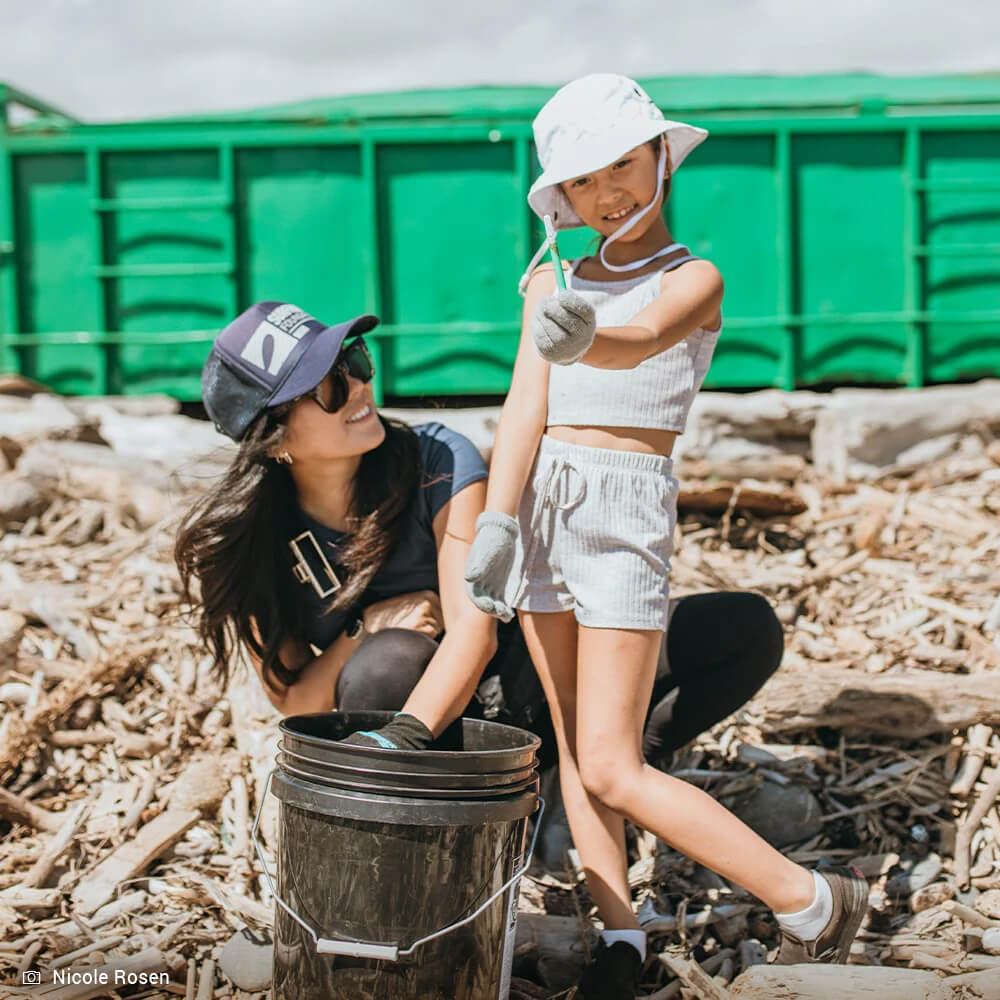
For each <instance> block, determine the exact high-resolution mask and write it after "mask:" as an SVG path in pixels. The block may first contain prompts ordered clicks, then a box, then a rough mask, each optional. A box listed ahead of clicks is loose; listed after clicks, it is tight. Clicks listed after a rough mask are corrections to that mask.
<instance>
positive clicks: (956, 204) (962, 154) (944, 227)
mask: <svg viewBox="0 0 1000 1000" xmlns="http://www.w3.org/2000/svg"><path fill="white" fill-rule="evenodd" d="M923 145H924V161H925V162H924V168H923V169H924V174H925V176H926V177H927V179H928V180H929V181H930V182H932V183H935V182H947V181H952V182H954V181H963V182H970V181H971V182H976V181H978V182H980V183H981V184H982V185H983V186H984V187H986V188H987V189H986V190H978V191H977V190H974V189H973V185H972V184H969V185H968V187H969V188H970V190H961V189H959V190H948V191H942V190H934V189H933V188H932V189H931V190H929V191H927V193H926V195H925V207H924V240H925V242H926V244H927V246H928V247H929V251H928V254H929V255H928V257H927V258H926V260H925V264H924V275H925V289H926V308H927V309H928V310H929V311H930V312H932V313H938V314H943V315H948V314H954V313H956V312H962V311H965V310H968V311H970V312H984V311H987V310H992V311H994V312H995V313H996V316H997V319H996V320H995V321H994V322H991V323H985V324H971V323H964V324H961V323H959V324H956V323H949V322H947V321H945V320H942V321H940V322H932V323H930V324H929V325H928V338H927V340H928V351H927V363H928V377H929V378H930V379H931V380H934V381H949V380H952V379H962V378H972V377H977V376H983V375H997V374H1000V252H997V251H996V249H994V250H993V252H986V251H980V252H977V251H976V250H975V249H972V250H970V252H968V253H963V254H962V255H961V256H950V255H949V256H945V255H944V254H945V253H946V252H947V248H948V247H949V245H951V246H954V245H955V244H964V245H966V246H971V247H973V248H974V247H976V246H980V245H983V244H986V245H987V246H989V245H992V246H993V247H994V248H997V247H1000V132H965V133H962V132H960V133H952V134H950V135H942V134H940V133H930V134H927V135H925V136H924V144H923ZM984 182H992V184H993V185H995V186H994V187H993V190H989V189H988V183H984ZM935 251H937V252H935Z"/></svg>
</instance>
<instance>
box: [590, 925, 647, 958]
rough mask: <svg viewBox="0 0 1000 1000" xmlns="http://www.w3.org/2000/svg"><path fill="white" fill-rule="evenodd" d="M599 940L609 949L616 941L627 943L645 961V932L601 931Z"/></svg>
mask: <svg viewBox="0 0 1000 1000" xmlns="http://www.w3.org/2000/svg"><path fill="white" fill-rule="evenodd" d="M601 940H602V941H603V942H604V943H605V944H606V945H607V946H608V947H609V948H610V947H611V945H613V944H614V943H615V942H616V941H627V942H628V943H629V944H630V945H632V947H633V948H635V950H636V951H637V952H639V954H640V955H641V956H642V960H643V961H644V962H645V961H646V932H645V931H601Z"/></svg>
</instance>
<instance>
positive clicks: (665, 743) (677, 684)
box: [336, 592, 784, 767]
mask: <svg viewBox="0 0 1000 1000" xmlns="http://www.w3.org/2000/svg"><path fill="white" fill-rule="evenodd" d="M498 634H499V648H498V651H497V654H496V656H494V657H493V659H492V660H491V661H490V663H489V665H488V666H487V668H486V670H485V672H484V677H485V678H487V683H486V684H484V685H481V687H480V691H481V692H483V691H484V690H486V689H488V681H489V678H491V677H497V678H499V681H500V685H499V687H500V689H502V694H503V703H504V704H503V705H502V706H500V707H499V709H498V707H497V706H494V709H493V711H489V710H488V711H486V713H485V714H487V715H489V716H491V717H496V718H497V720H498V721H501V722H511V723H512V724H514V725H520V726H523V727H524V728H525V729H530V730H531V731H532V732H534V733H536V734H537V735H539V736H540V737H541V738H542V748H541V750H540V752H539V762H540V764H541V766H542V767H546V766H548V765H549V764H551V763H555V760H556V747H555V734H554V732H553V730H552V721H551V719H550V718H549V712H548V706H547V704H546V703H545V696H544V694H543V693H542V689H541V685H540V684H539V682H538V678H537V675H536V674H535V671H534V668H533V667H532V665H531V659H530V657H529V656H528V651H527V647H526V646H525V644H524V636H523V635H522V634H521V630H520V628H519V627H518V626H517V624H516V621H515V622H512V623H510V625H501V626H500V627H499V630H498ZM437 645H438V644H437V643H436V642H435V641H434V640H433V639H431V638H429V637H428V636H426V635H424V634H423V633H422V632H414V631H411V630H409V629H385V630H384V631H382V632H377V633H375V634H374V635H371V636H368V637H367V638H366V639H365V640H364V642H363V643H362V644H361V646H360V647H359V648H358V650H357V651H356V652H355V653H354V655H353V656H352V657H351V658H350V659H349V660H348V661H347V663H346V664H345V665H344V669H343V670H342V671H341V674H340V678H339V679H338V681H337V692H336V697H337V708H338V709H340V710H341V711H345V712H346V711H351V710H355V711H357V710H364V709H367V710H377V709H381V710H387V711H398V710H399V709H400V708H402V707H403V705H404V703H405V702H406V699H407V698H408V697H409V695H410V692H411V691H412V690H413V688H414V687H415V686H416V684H417V681H419V680H420V677H421V675H422V674H423V672H424V669H425V667H426V666H427V664H428V662H430V659H431V657H432V656H433V655H434V652H435V651H436V650H437ZM783 651H784V635H783V633H782V630H781V625H780V623H779V622H778V619H777V618H776V617H775V614H774V611H773V610H772V609H771V605H770V604H768V602H767V601H766V600H765V599H764V598H763V597H761V596H760V595H759V594H748V593H741V592H723V593H709V594H694V595H692V596H691V597H684V598H682V599H681V600H680V601H678V603H677V606H676V608H675V610H674V614H673V616H672V618H671V619H670V625H669V628H668V629H667V634H666V641H665V643H664V648H663V650H661V654H660V661H659V664H658V665H657V670H656V679H655V681H654V683H653V695H652V698H651V699H650V709H649V714H648V716H647V718H646V725H645V729H644V731H643V741H642V745H643V752H644V754H645V756H646V759H647V760H648V761H649V762H650V763H652V764H660V765H662V764H665V763H667V762H669V759H670V757H671V756H672V754H673V752H674V751H675V750H677V749H679V748H680V747H682V746H684V744H686V743H688V742H690V741H691V740H692V739H694V737H695V736H697V735H698V734H699V733H702V732H704V731H705V730H706V729H709V728H711V727H712V726H714V725H715V724H716V723H717V722H720V721H721V720H722V719H724V718H725V717H726V716H727V715H729V714H731V713H732V712H735V711H736V709H738V708H739V707H740V706H741V705H743V704H745V703H746V702H747V701H748V700H749V699H750V698H752V697H753V695H754V694H756V693H757V691H759V690H760V689H761V687H762V686H763V685H764V682H765V681H766V680H767V679H768V678H769V677H770V676H771V674H773V673H774V671H775V670H777V669H778V664H779V663H780V662H781V655H782V652H783ZM664 652H665V653H666V655H664ZM494 687H496V685H494ZM485 700H486V701H487V703H488V701H489V699H488V697H487V698H486V699H485ZM464 714H465V715H471V716H474V717H480V718H481V717H482V716H483V715H484V704H483V699H480V698H476V699H473V701H472V702H470V703H469V706H468V708H467V710H466V712H465V713H464ZM451 738H454V732H452V734H451Z"/></svg>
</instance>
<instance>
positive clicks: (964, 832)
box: [955, 768, 1000, 889]
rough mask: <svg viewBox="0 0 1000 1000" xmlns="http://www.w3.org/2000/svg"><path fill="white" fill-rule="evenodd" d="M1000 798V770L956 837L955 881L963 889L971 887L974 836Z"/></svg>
mask: <svg viewBox="0 0 1000 1000" xmlns="http://www.w3.org/2000/svg"><path fill="white" fill-rule="evenodd" d="M998 797H1000V768H997V770H996V771H995V772H994V774H993V777H992V778H991V779H990V781H989V783H988V784H987V786H986V788H985V789H984V790H983V792H982V793H981V794H980V796H979V797H978V799H977V800H976V804H975V805H974V806H973V807H972V809H971V810H970V812H969V815H968V817H967V818H966V820H965V822H963V823H962V825H961V826H960V827H959V828H958V833H957V835H956V837H955V881H956V882H957V883H958V885H959V887H960V888H962V889H966V888H968V886H969V877H970V869H969V864H970V859H969V849H970V847H971V846H972V836H973V834H974V833H975V832H976V830H977V829H979V824H980V823H982V821H983V820H984V819H985V818H986V814H987V813H988V812H989V811H990V810H991V809H992V808H993V803H994V802H996V801H997V798H998Z"/></svg>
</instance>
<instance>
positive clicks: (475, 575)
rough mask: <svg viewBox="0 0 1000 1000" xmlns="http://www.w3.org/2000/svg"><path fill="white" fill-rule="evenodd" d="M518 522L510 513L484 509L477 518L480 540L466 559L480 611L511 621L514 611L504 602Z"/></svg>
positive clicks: (471, 595) (469, 584) (474, 600)
mask: <svg viewBox="0 0 1000 1000" xmlns="http://www.w3.org/2000/svg"><path fill="white" fill-rule="evenodd" d="M518 530H519V529H518V525H517V521H516V520H515V519H514V518H513V517H511V516H510V514H501V513H499V511H495V510H484V511H483V512H482V514H480V515H479V517H477V518H476V537H475V539H474V540H473V542H472V547H471V548H470V549H469V557H468V559H466V560H465V589H466V591H467V592H468V594H469V599H470V600H471V601H472V603H473V604H475V606H476V607H477V608H479V610H480V611H485V612H486V614H488V615H493V617H494V618H499V619H500V620H501V621H504V622H509V621H510V620H511V619H512V618H513V617H514V609H513V608H511V607H510V605H508V604H507V603H506V602H505V601H504V591H505V590H506V588H507V578H508V577H509V576H510V571H511V568H512V567H513V565H514V553H515V546H516V542H517V535H518Z"/></svg>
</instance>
